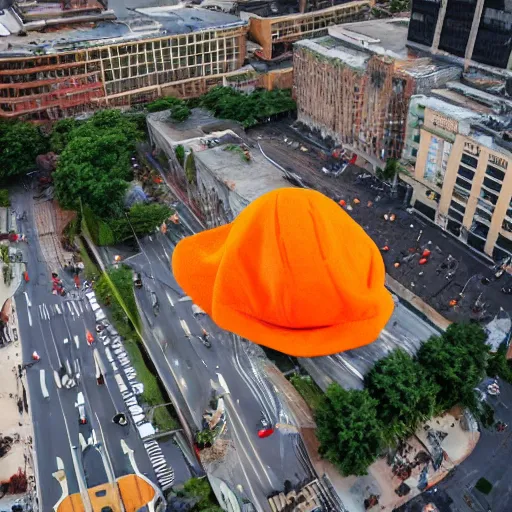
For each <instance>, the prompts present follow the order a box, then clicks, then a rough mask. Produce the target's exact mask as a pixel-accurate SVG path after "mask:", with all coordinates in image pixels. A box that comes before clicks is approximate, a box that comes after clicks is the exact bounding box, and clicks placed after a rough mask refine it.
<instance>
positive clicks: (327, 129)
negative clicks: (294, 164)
mask: <svg viewBox="0 0 512 512" xmlns="http://www.w3.org/2000/svg"><path fill="white" fill-rule="evenodd" d="M293 67H294V71H293V72H294V94H295V97H296V100H297V108H298V118H299V121H301V122H303V123H304V124H306V125H308V126H310V127H311V128H313V129H318V130H320V131H321V132H322V135H324V136H330V137H332V138H333V139H334V140H335V141H336V142H339V143H343V144H349V145H351V146H352V147H353V148H354V149H355V150H359V151H361V152H362V153H365V154H367V155H371V156H372V157H374V158H376V159H377V160H379V161H386V160H387V159H388V158H399V157H400V155H401V153H402V149H403V144H404V137H405V133H404V132H405V126H406V118H407V109H408V105H409V99H410V97H411V95H412V94H413V93H414V88H415V81H414V79H413V77H412V76H411V75H408V74H406V73H404V72H402V71H401V70H396V69H395V64H394V61H393V60H392V59H389V58H387V57H384V56H379V55H373V56H371V57H369V60H368V63H367V66H366V68H364V69H363V68H354V67H350V66H348V65H346V64H344V63H342V62H341V61H339V60H336V59H327V58H325V57H324V56H323V55H320V54H317V53H316V52H314V51H312V50H311V49H310V48H304V47H299V48H296V49H295V52H294V57H293Z"/></svg>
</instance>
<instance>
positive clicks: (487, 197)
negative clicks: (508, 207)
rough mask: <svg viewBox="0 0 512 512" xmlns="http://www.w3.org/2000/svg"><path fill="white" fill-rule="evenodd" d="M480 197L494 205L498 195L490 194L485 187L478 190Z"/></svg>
mask: <svg viewBox="0 0 512 512" xmlns="http://www.w3.org/2000/svg"><path fill="white" fill-rule="evenodd" d="M480 197H481V198H482V199H485V200H486V201H489V202H490V203H492V204H494V205H496V203H497V202H498V196H497V195H496V194H492V193H491V192H489V191H488V190H485V189H482V190H480Z"/></svg>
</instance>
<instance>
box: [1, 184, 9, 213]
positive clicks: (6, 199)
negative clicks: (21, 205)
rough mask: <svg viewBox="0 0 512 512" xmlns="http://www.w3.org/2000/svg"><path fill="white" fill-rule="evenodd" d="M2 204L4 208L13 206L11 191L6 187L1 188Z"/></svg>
mask: <svg viewBox="0 0 512 512" xmlns="http://www.w3.org/2000/svg"><path fill="white" fill-rule="evenodd" d="M0 206H2V207H4V208H7V207H9V206H11V200H10V199H9V191H8V190H7V189H6V188H0Z"/></svg>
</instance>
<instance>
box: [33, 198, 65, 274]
mask: <svg viewBox="0 0 512 512" xmlns="http://www.w3.org/2000/svg"><path fill="white" fill-rule="evenodd" d="M59 212H60V213H59V214H58V215H57V210H56V209H55V203H54V201H44V202H41V203H37V204H35V205H34V216H35V221H36V227H37V231H38V235H39V244H40V246H41V252H42V253H43V259H44V260H45V261H46V263H47V265H48V268H49V270H50V271H52V272H55V269H59V268H62V267H64V265H66V264H67V263H68V262H69V261H71V258H72V256H73V254H72V253H71V252H68V251H65V250H64V249H63V247H62V244H61V231H59V229H60V230H62V229H63V228H64V227H65V225H66V224H65V221H66V219H67V218H68V216H67V215H65V213H66V214H67V213H68V212H64V211H63V210H60V209H59ZM71 213H73V212H71Z"/></svg>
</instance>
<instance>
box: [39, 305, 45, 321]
mask: <svg viewBox="0 0 512 512" xmlns="http://www.w3.org/2000/svg"><path fill="white" fill-rule="evenodd" d="M39 316H40V317H41V318H46V317H45V316H44V309H43V308H42V307H41V304H39Z"/></svg>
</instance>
